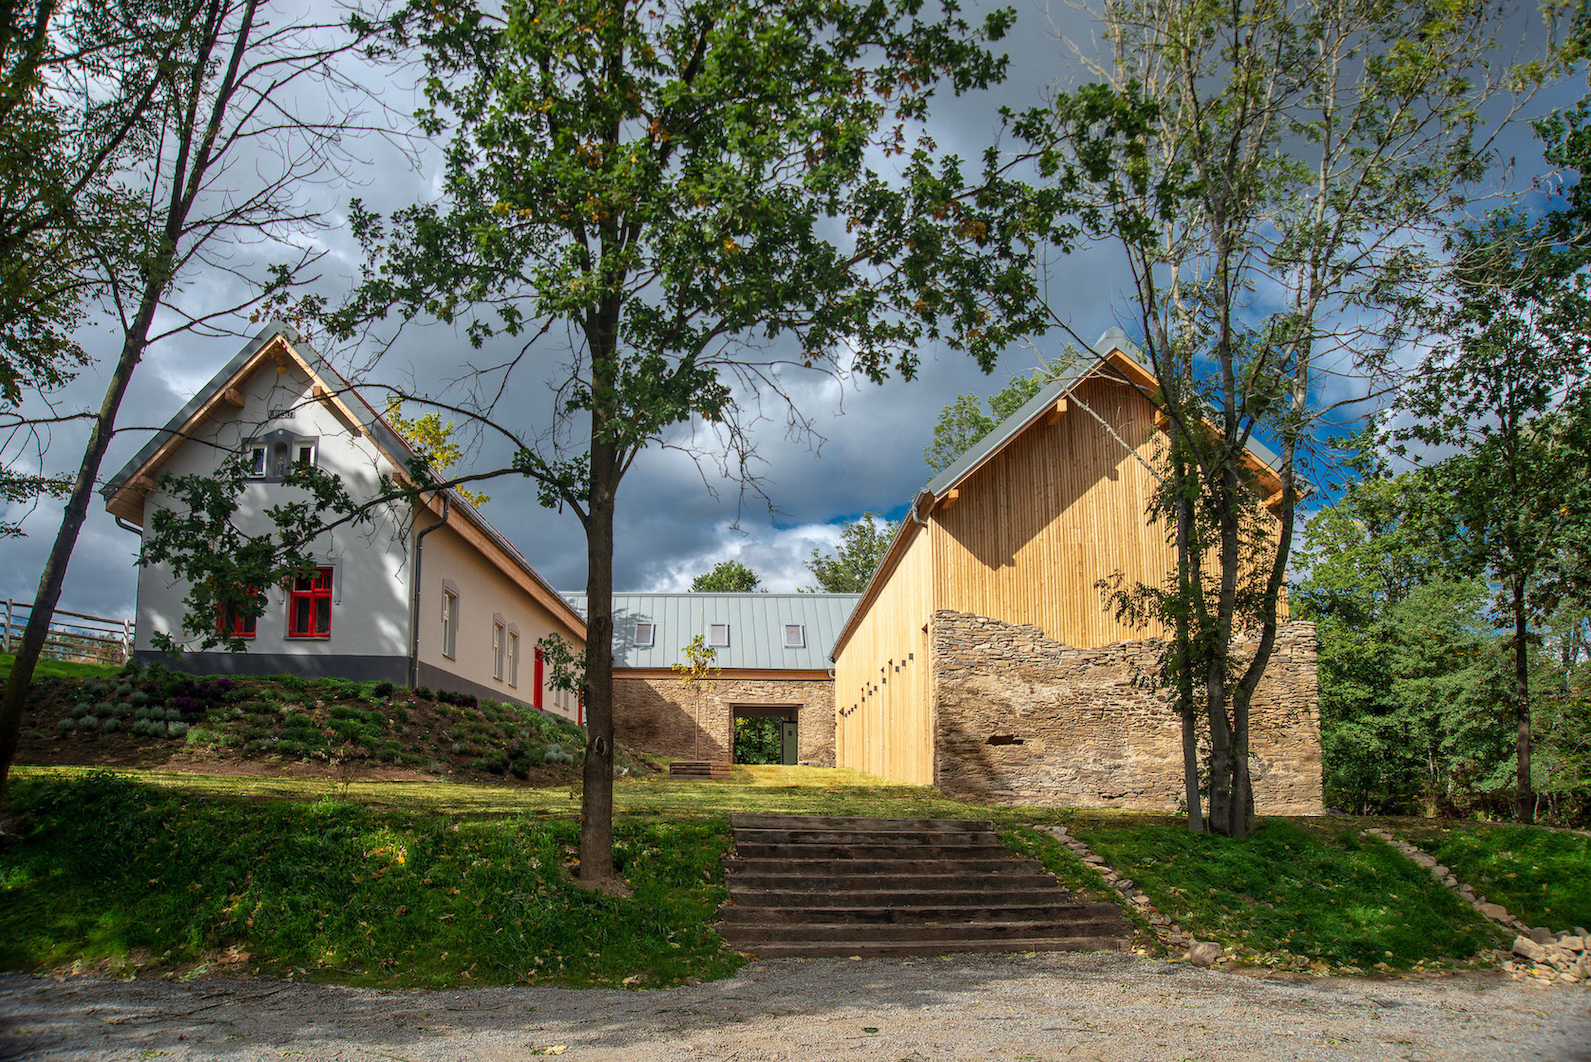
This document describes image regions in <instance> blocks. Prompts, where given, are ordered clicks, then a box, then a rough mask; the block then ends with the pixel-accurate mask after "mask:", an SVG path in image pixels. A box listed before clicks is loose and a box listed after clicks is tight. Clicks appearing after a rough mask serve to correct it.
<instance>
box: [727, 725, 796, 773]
mask: <svg viewBox="0 0 1591 1062" xmlns="http://www.w3.org/2000/svg"><path fill="white" fill-rule="evenodd" d="M780 722H781V721H780V720H778V719H757V718H752V717H750V716H737V717H736V718H735V751H734V757H735V762H736V763H782V762H783V758H782V757H783V753H784V740H783V738H782V737H781V729H780Z"/></svg>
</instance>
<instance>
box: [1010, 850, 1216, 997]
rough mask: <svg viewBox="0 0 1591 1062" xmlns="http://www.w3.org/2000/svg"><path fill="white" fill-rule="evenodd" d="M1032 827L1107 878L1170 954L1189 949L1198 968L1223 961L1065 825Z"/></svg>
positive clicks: (1191, 957) (1110, 884) (1113, 888)
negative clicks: (1197, 951) (1196, 951)
mask: <svg viewBox="0 0 1591 1062" xmlns="http://www.w3.org/2000/svg"><path fill="white" fill-rule="evenodd" d="M1033 828H1034V829H1035V830H1037V831H1038V832H1039V833H1047V834H1049V835H1050V836H1051V837H1053V838H1055V839H1056V840H1057V841H1059V842H1061V843H1062V844H1064V845H1065V846H1066V847H1068V848H1070V849H1071V850H1072V853H1073V854H1074V855H1076V856H1077V858H1079V859H1081V860H1082V861H1083V863H1084V864H1085V865H1087V866H1090V867H1093V868H1094V870H1096V871H1097V872H1098V873H1099V876H1100V877H1102V878H1104V879H1105V884H1107V885H1109V886H1110V887H1111V889H1112V890H1114V891H1115V893H1116V895H1118V896H1120V897H1121V900H1122V902H1123V903H1124V904H1126V905H1127V906H1128V907H1129V908H1130V909H1131V910H1134V911H1137V912H1138V913H1139V914H1140V915H1142V916H1143V919H1144V920H1145V921H1146V922H1148V923H1149V928H1150V929H1151V930H1153V931H1154V934H1155V938H1156V939H1157V940H1159V941H1160V943H1161V945H1162V946H1164V947H1165V948H1166V949H1167V950H1168V951H1169V950H1174V949H1180V948H1184V947H1186V948H1188V949H1189V961H1190V962H1195V964H1196V965H1199V966H1208V965H1210V964H1211V963H1212V962H1216V961H1218V960H1220V958H1221V957H1222V950H1221V945H1219V944H1200V943H1199V942H1198V941H1196V940H1191V939H1189V938H1188V937H1187V936H1185V935H1184V934H1183V932H1182V927H1181V926H1180V925H1178V924H1177V923H1175V922H1173V921H1172V920H1171V919H1169V918H1167V917H1166V916H1165V915H1164V914H1162V913H1161V911H1160V909H1159V908H1157V907H1156V906H1155V905H1154V901H1153V900H1151V899H1149V896H1148V894H1147V893H1145V892H1144V891H1143V890H1142V889H1140V888H1139V887H1138V886H1137V884H1136V883H1135V882H1134V881H1133V880H1132V879H1131V878H1124V877H1122V876H1121V875H1120V874H1118V873H1116V871H1115V869H1114V868H1112V867H1111V865H1110V864H1109V863H1107V862H1105V860H1104V858H1103V857H1102V856H1100V855H1098V854H1096V853H1095V852H1094V850H1093V849H1091V848H1089V847H1088V845H1087V844H1085V843H1084V842H1082V841H1080V840H1078V839H1077V838H1076V837H1073V836H1072V834H1071V832H1070V831H1069V830H1067V828H1066V827H1065V826H1035V827H1033ZM1196 948H1202V949H1204V951H1202V952H1200V955H1201V956H1203V961H1196V960H1195V959H1194V958H1193V950H1194V949H1196ZM1210 948H1214V949H1215V952H1214V955H1213V956H1211V955H1210V953H1209V950H1208V949H1210Z"/></svg>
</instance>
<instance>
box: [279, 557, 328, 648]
mask: <svg viewBox="0 0 1591 1062" xmlns="http://www.w3.org/2000/svg"><path fill="white" fill-rule="evenodd" d="M331 589H332V570H331V569H330V568H316V569H315V570H314V572H313V573H311V574H308V575H300V576H298V577H296V578H295V579H294V580H293V582H292V585H291V586H289V587H288V590H287V636H288V637H289V638H330V637H331V604H332V594H331Z"/></svg>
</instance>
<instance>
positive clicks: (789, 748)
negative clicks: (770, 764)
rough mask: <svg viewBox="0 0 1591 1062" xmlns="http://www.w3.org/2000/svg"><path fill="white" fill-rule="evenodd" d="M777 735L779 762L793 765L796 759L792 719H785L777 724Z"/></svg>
mask: <svg viewBox="0 0 1591 1062" xmlns="http://www.w3.org/2000/svg"><path fill="white" fill-rule="evenodd" d="M779 737H780V742H779V744H780V750H779V762H780V763H782V764H784V765H785V766H786V767H794V766H795V761H796V725H795V720H794V719H786V720H784V721H783V722H782V723H780V724H779Z"/></svg>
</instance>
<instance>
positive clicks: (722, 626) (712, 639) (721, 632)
mask: <svg viewBox="0 0 1591 1062" xmlns="http://www.w3.org/2000/svg"><path fill="white" fill-rule="evenodd" d="M707 644H708V645H710V646H712V647H713V648H715V649H726V648H728V647H729V624H727V623H709V624H708V625H707Z"/></svg>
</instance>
